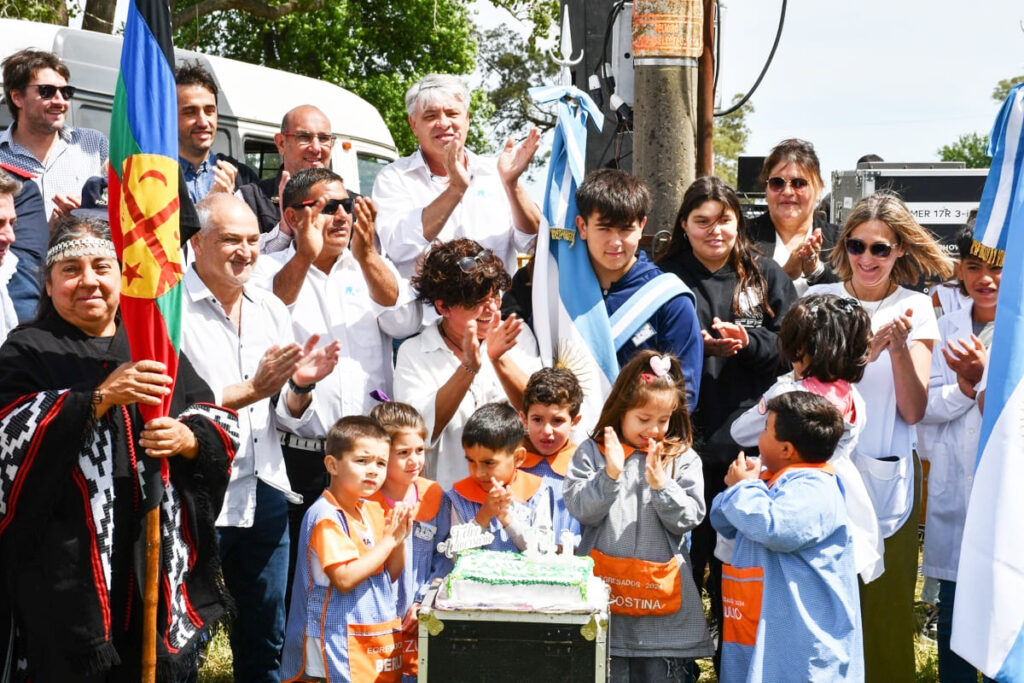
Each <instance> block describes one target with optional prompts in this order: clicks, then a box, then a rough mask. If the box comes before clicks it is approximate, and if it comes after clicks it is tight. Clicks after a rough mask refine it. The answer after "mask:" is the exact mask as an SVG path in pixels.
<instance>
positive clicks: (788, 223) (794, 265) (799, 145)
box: [747, 138, 839, 295]
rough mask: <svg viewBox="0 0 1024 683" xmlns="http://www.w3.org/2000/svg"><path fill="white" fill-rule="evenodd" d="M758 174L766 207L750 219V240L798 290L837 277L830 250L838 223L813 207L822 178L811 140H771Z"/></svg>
mask: <svg viewBox="0 0 1024 683" xmlns="http://www.w3.org/2000/svg"><path fill="white" fill-rule="evenodd" d="M760 179H761V182H762V183H764V187H765V199H766V200H767V201H768V211H766V212H765V213H763V214H761V215H760V216H758V217H757V218H755V219H753V220H751V221H750V223H749V227H748V229H747V233H748V234H749V235H750V239H751V241H752V242H753V243H754V245H755V246H756V247H757V248H758V249H759V250H760V251H761V253H762V254H766V255H768V256H770V257H771V258H772V259H774V261H775V262H776V263H778V264H779V265H780V266H782V269H783V270H784V271H786V275H788V276H789V278H790V279H791V280H792V281H793V286H794V287H796V291H797V294H799V295H803V293H804V292H805V291H807V287H808V286H810V285H813V284H817V283H823V282H835V281H836V276H835V274H834V273H833V272H832V269H831V268H830V267H829V265H828V255H829V253H831V251H832V247H834V246H835V245H836V242H837V239H838V237H839V227H838V226H836V225H832V224H831V223H828V222H826V221H825V220H824V218H823V217H822V216H821V215H820V214H818V213H816V212H815V208H816V207H817V205H818V200H819V198H820V197H821V191H822V189H823V188H824V186H825V184H824V182H822V180H821V164H820V163H819V162H818V155H817V154H815V152H814V145H812V144H811V143H809V142H806V141H805V140H798V139H796V138H791V139H789V140H783V141H782V142H780V143H779V144H777V145H775V148H774V149H772V151H771V152H770V153H769V154H768V156H767V157H765V160H764V165H763V166H762V167H761V178H760Z"/></svg>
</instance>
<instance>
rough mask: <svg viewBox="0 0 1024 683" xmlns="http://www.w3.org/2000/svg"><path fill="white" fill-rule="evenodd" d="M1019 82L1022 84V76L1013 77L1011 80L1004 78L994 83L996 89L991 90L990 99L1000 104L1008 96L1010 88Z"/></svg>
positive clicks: (1023, 75) (1023, 76)
mask: <svg viewBox="0 0 1024 683" xmlns="http://www.w3.org/2000/svg"><path fill="white" fill-rule="evenodd" d="M1021 82H1024V74H1021V75H1020V76H1013V77H1012V78H1004V79H1003V80H1001V81H999V82H998V83H996V87H994V88H992V99H993V100H995V101H996V102H999V103H1000V104H1002V102H1003V100H1005V99H1006V96H1007V95H1009V94H1010V88H1012V87H1013V86H1015V85H1017V84H1018V83H1021Z"/></svg>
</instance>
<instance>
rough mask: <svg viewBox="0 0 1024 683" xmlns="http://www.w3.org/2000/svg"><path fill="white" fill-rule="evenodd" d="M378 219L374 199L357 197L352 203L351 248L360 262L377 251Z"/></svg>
mask: <svg viewBox="0 0 1024 683" xmlns="http://www.w3.org/2000/svg"><path fill="white" fill-rule="evenodd" d="M376 220H377V207H376V206H374V204H373V201H372V200H371V199H370V198H369V197H356V200H355V201H354V202H353V203H352V238H351V240H350V241H349V248H350V249H351V250H352V255H353V256H355V257H356V261H358V262H359V263H364V262H365V261H366V257H367V256H369V255H370V253H372V252H374V251H375V247H374V244H373V236H374V230H375V227H374V221H376Z"/></svg>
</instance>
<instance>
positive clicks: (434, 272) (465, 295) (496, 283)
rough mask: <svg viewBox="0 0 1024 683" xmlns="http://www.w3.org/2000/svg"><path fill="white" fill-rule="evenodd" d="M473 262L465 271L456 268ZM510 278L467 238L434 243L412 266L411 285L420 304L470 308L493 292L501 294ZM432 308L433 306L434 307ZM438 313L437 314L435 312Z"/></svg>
mask: <svg viewBox="0 0 1024 683" xmlns="http://www.w3.org/2000/svg"><path fill="white" fill-rule="evenodd" d="M466 258H468V259H470V260H472V261H474V266H473V268H472V269H471V270H470V271H469V272H466V271H464V270H463V269H462V267H460V266H459V262H460V261H462V259H466ZM511 285H512V278H510V277H509V275H508V273H507V272H506V271H505V266H504V264H503V263H502V262H501V259H499V258H498V257H497V256H496V255H495V254H494V252H493V251H491V250H490V249H484V248H483V247H482V246H480V244H479V243H477V242H474V241H473V240H470V239H457V240H452V241H450V242H435V243H434V244H433V245H431V247H430V249H429V250H428V251H427V253H426V254H425V255H424V256H423V258H422V259H421V260H420V261H419V263H417V264H416V274H415V275H413V276H412V286H413V288H415V289H416V291H417V292H418V293H419V299H420V301H423V302H425V303H429V304H435V302H437V301H440V302H441V303H442V304H444V305H445V306H464V307H466V308H472V307H473V306H476V305H478V304H479V303H480V302H481V301H483V300H484V299H486V298H487V297H489V296H491V295H492V294H494V293H496V292H504V291H506V290H507V289H508V288H509V287H510V286H511ZM435 306H436V304H435ZM439 312H440V311H439Z"/></svg>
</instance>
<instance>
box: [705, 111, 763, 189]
mask: <svg viewBox="0 0 1024 683" xmlns="http://www.w3.org/2000/svg"><path fill="white" fill-rule="evenodd" d="M741 97H743V95H742V94H737V95H733V98H732V103H733V104H735V103H736V102H738V101H739V99H740V98H741ZM753 113H754V105H753V104H751V103H750V101H749V100H748V101H747V102H746V104H744V105H743V106H742V107H740V108H739V109H737V110H736V111H734V112H733V113H731V114H727V115H725V116H718V117H715V131H714V140H713V144H714V147H715V175H716V176H718V177H719V178H721V179H722V180H724V181H725V182H727V183H729V184H730V185H732V186H733V187H736V166H737V163H738V161H739V156H740V154H742V153H743V151H744V150H746V148H747V140H748V139H749V138H750V128H749V127H748V126H747V115H748V114H753Z"/></svg>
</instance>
